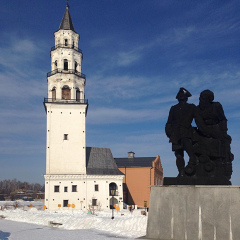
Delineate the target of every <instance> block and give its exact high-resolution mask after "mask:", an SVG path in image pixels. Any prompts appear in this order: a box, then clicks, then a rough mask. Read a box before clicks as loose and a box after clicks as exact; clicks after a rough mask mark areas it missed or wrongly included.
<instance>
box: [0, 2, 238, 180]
mask: <svg viewBox="0 0 240 240" xmlns="http://www.w3.org/2000/svg"><path fill="white" fill-rule="evenodd" d="M69 3H70V13H71V17H72V19H73V24H74V27H75V30H76V31H77V32H78V33H79V34H80V44H79V48H81V49H82V51H83V63H82V72H83V73H84V74H86V76H87V84H86V88H85V94H86V98H87V99H88V101H89V109H88V115H87V146H95V147H108V148H110V149H111V150H112V153H113V155H114V157H127V152H129V151H134V152H135V156H137V157H147V156H149V157H153V156H156V155H157V154H159V155H160V158H161V161H162V165H163V169H164V176H176V175H177V169H176V166H175V157H174V154H173V152H172V151H171V144H169V143H168V139H167V137H166V135H165V131H164V126H165V123H166V121H167V117H168V112H169V109H170V107H171V106H172V105H174V104H176V103H177V101H176V99H175V96H176V93H177V92H178V90H179V88H180V87H185V88H187V89H188V90H189V91H190V92H191V93H192V95H193V96H192V97H191V98H189V102H190V103H194V104H198V98H199V94H200V92H201V91H203V90H205V89H210V90H212V91H213V92H214V93H215V101H219V102H221V104H222V105H223V108H224V111H225V114H226V117H227V119H228V128H229V131H228V133H229V134H230V135H231V136H232V139H233V142H232V145H231V146H232V152H233V153H234V155H235V160H234V163H233V167H234V173H233V176H232V182H233V184H234V185H239V184H240V174H239V172H240V163H239V155H240V150H239V145H240V136H239V135H240V131H239V130H240V126H239V120H240V107H239V102H240V57H239V56H240V44H239V39H240V15H239V12H240V4H239V2H238V1H221V0H213V1H208V0H203V1H195V0H187V1H186V0H182V1H177V0H174V1H172V0H150V1H149V0H131V1H129V0H121V1H114V0H101V1H99V0H81V1H79V0H70V1H69ZM65 6H66V1H64V0H61V1H60V0H51V1H48V0H41V1H30V0H27V1H19V0H9V1H2V2H1V9H0V20H1V26H0V36H1V38H0V82H1V88H0V104H1V105H0V106H1V107H0V116H1V118H0V126H1V127H0V180H3V179H6V178H10V179H12V178H17V179H19V180H23V181H29V182H40V183H43V182H44V178H43V176H42V175H43V174H44V173H45V144H46V139H45V134H46V133H45V132H46V115H45V111H44V107H43V104H42V102H43V98H44V97H46V96H47V81H46V74H47V72H49V71H50V70H51V69H50V54H49V52H50V49H51V47H52V46H54V36H53V33H54V32H55V31H57V30H58V28H59V25H60V22H61V19H62V17H63V13H64V11H65Z"/></svg>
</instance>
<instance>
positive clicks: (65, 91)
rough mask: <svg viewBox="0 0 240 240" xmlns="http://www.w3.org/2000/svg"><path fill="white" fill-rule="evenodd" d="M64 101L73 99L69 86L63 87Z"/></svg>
mask: <svg viewBox="0 0 240 240" xmlns="http://www.w3.org/2000/svg"><path fill="white" fill-rule="evenodd" d="M62 99H66V100H70V99H71V89H70V88H69V86H67V85H65V86H63V87H62Z"/></svg>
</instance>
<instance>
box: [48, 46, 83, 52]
mask: <svg viewBox="0 0 240 240" xmlns="http://www.w3.org/2000/svg"><path fill="white" fill-rule="evenodd" d="M57 48H71V49H74V50H76V51H78V52H79V53H82V50H81V49H80V48H78V47H76V46H74V45H72V44H67V45H65V44H57V45H55V46H54V47H52V48H51V51H54V50H55V49H57Z"/></svg>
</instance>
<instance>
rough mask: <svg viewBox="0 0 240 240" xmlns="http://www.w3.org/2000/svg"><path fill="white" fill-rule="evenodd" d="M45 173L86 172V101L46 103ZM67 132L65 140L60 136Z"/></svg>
mask: <svg viewBox="0 0 240 240" xmlns="http://www.w3.org/2000/svg"><path fill="white" fill-rule="evenodd" d="M45 105H46V112H47V152H46V173H47V174H86V137H85V134H86V133H85V115H86V105H84V104H64V103H59V104H58V103H46V104H45ZM64 134H68V140H64Z"/></svg>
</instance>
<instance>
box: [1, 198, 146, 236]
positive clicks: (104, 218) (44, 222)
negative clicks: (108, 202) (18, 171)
mask: <svg viewBox="0 0 240 240" xmlns="http://www.w3.org/2000/svg"><path fill="white" fill-rule="evenodd" d="M30 204H32V206H31V207H30ZM14 205H15V202H0V207H1V208H2V210H0V239H24V240H25V239H36V238H31V237H32V234H35V235H36V234H38V233H39V234H43V232H44V233H45V234H47V235H48V234H49V238H48V239H77V237H76V238H75V237H74V236H75V235H76V236H78V239H92V240H93V239H111V237H112V239H116V238H118V239H122V238H130V239H134V238H137V237H141V236H144V235H146V227H147V217H146V216H144V215H141V210H134V211H133V212H132V213H130V212H129V211H128V210H125V209H123V210H120V211H119V212H117V211H116V210H114V219H113V220H112V219H111V217H112V211H111V210H108V211H96V210H95V213H94V215H93V214H88V213H87V211H86V210H85V211H82V210H72V209H69V210H58V211H49V210H43V203H41V202H25V201H17V205H18V206H17V208H16V209H15V207H14ZM9 220H10V221H9ZM12 221H15V227H10V225H14V222H12ZM50 221H52V222H54V223H59V224H62V225H58V226H55V225H54V226H51V225H50V224H49V222H50ZM20 223H21V224H20ZM23 223H25V224H23ZM30 224H31V225H30ZM32 224H35V225H33V226H32ZM36 225H37V226H36ZM3 226H4V229H3ZM34 226H35V227H34ZM8 227H9V228H8ZM16 228H17V229H22V230H24V229H25V228H26V229H25V230H26V231H25V233H24V234H25V237H24V238H16V237H14V238H12V237H13V235H14V234H15V235H16V232H14V229H16ZM11 229H12V232H11ZM27 229H30V230H29V231H27ZM31 229H32V230H31ZM34 229H35V231H33V230H34ZM41 229H44V231H40V230H41ZM22 230H21V231H19V232H21V233H23V231H22ZM54 230H55V232H54ZM34 232H35V233H34ZM47 232H48V233H47ZM78 232H79V233H78ZM27 233H28V234H29V237H30V238H28V237H27ZM53 233H54V234H55V235H56V238H55V237H54V238H53ZM8 234H10V235H9V236H8ZM58 234H59V236H61V237H62V238H59V237H57V236H58ZM64 234H65V235H66V236H68V237H67V238H65V237H66V236H65V235H64ZM88 234H92V235H91V236H90V235H89V236H88ZM16 236H17V235H16ZM64 236H65V237H64ZM79 236H81V238H80V237H79ZM85 237H86V238H85ZM105 237H106V238H105ZM39 239H41V238H39ZM42 239H47V238H45V237H43V238H42Z"/></svg>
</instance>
